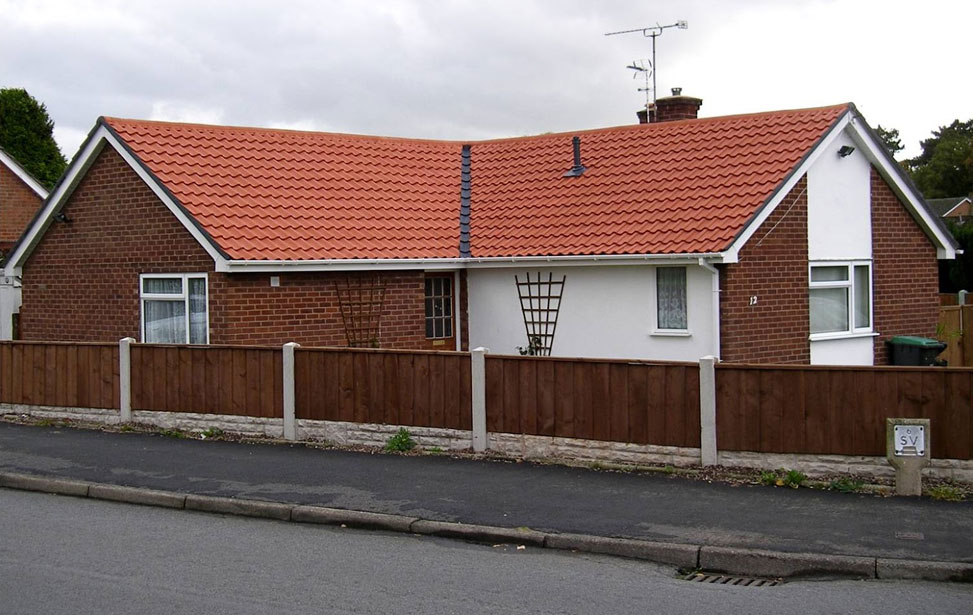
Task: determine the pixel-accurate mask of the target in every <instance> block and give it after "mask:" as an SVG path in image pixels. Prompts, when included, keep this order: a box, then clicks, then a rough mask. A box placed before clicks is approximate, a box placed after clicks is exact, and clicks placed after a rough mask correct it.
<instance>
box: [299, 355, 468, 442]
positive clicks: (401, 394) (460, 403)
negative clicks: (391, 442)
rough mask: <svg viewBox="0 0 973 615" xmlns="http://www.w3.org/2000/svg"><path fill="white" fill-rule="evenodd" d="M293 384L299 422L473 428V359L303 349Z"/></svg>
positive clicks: (452, 356) (448, 356) (462, 356)
mask: <svg viewBox="0 0 973 615" xmlns="http://www.w3.org/2000/svg"><path fill="white" fill-rule="evenodd" d="M294 379H295V382H294V389H295V404H296V408H295V414H296V416H297V418H300V419H313V420H327V421H349V422H358V423H381V424H386V425H409V426H413V427H441V428H448V429H471V428H472V418H471V416H470V414H471V410H470V404H471V399H472V392H471V386H472V385H471V381H470V357H469V355H468V354H461V353H448V352H428V351H415V352H407V351H394V350H363V349H330V348H329V349H323V348H320V349H319V348H298V349H297V350H296V351H295V356H294Z"/></svg>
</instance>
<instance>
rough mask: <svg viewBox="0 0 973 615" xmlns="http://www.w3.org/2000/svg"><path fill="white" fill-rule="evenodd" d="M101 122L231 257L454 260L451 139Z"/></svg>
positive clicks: (455, 190)
mask: <svg viewBox="0 0 973 615" xmlns="http://www.w3.org/2000/svg"><path fill="white" fill-rule="evenodd" d="M105 121H106V122H107V123H108V124H109V125H110V126H111V127H112V128H113V129H114V130H115V131H116V132H117V133H118V134H119V135H120V136H121V137H122V139H124V141H125V143H126V144H127V145H128V147H129V148H130V149H131V150H132V152H133V153H135V154H136V155H137V156H138V157H139V158H140V159H141V160H142V162H144V163H145V164H146V166H148V168H149V169H151V171H152V172H153V173H154V174H155V175H156V177H158V178H159V179H160V180H161V181H162V183H163V184H164V185H165V187H166V188H168V189H169V191H170V192H171V193H172V194H173V196H175V197H176V199H178V200H179V202H180V203H181V204H182V205H183V207H185V208H186V209H187V210H188V211H189V213H191V214H192V215H193V216H194V217H195V218H196V220H197V221H198V222H199V224H200V226H202V228H203V229H204V230H205V231H206V232H208V233H209V235H210V236H211V237H212V238H213V239H214V240H215V241H216V243H217V244H218V245H219V246H220V247H221V248H223V250H224V251H225V252H226V253H227V254H228V255H229V256H230V258H231V259H245V260H306V259H312V260H313V259H332V258H335V259H339V258H439V257H455V256H457V255H458V244H459V240H458V238H457V237H458V233H459V220H458V212H459V164H460V148H461V146H460V145H459V144H454V143H446V142H440V141H420V140H408V139H386V138H381V137H363V136H354V135H340V134H327V133H313V132H297V131H290V130H267V129H259V128H236V127H225V126H206V125H192V124H172V123H164V122H148V121H136V120H122V119H116V118H105Z"/></svg>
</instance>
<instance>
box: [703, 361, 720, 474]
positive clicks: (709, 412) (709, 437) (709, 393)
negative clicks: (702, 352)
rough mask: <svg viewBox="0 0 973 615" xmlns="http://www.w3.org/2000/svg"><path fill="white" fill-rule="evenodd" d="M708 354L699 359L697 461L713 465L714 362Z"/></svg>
mask: <svg viewBox="0 0 973 615" xmlns="http://www.w3.org/2000/svg"><path fill="white" fill-rule="evenodd" d="M718 362H719V359H717V358H716V357H714V356H712V355H709V356H705V357H703V358H702V359H700V360H699V461H700V463H701V464H702V465H704V466H715V465H716V464H717V456H716V451H717V448H716V364H717V363H718Z"/></svg>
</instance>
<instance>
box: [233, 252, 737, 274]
mask: <svg viewBox="0 0 973 615" xmlns="http://www.w3.org/2000/svg"><path fill="white" fill-rule="evenodd" d="M704 259H705V260H706V261H710V262H723V260H724V254H723V253H720V252H714V253H705V254H601V255H593V256H501V257H484V258H356V259H351V258H342V259H322V260H302V261H289V260H266V261H256V260H254V261H247V260H229V261H226V262H225V263H217V266H216V271H217V272H220V273H286V272H288V271H368V270H386V271H389V270H392V271H394V270H399V271H401V270H406V269H424V270H427V271H434V270H455V269H487V268H514V267H523V266H536V265H544V266H549V267H566V266H596V265H629V264H630V265H638V264H644V263H647V262H651V263H656V264H668V263H672V264H686V263H696V262H702V261H703V260H704Z"/></svg>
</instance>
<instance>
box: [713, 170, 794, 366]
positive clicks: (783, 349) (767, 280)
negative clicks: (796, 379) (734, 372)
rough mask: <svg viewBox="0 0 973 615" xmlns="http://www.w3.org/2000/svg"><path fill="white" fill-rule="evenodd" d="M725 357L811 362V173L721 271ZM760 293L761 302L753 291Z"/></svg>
mask: <svg viewBox="0 0 973 615" xmlns="http://www.w3.org/2000/svg"><path fill="white" fill-rule="evenodd" d="M720 291H721V292H720V312H721V314H720V345H721V353H720V354H721V359H722V360H724V361H737V362H749V363H809V362H810V361H811V348H810V343H809V342H808V335H809V333H810V322H809V318H810V316H809V313H808V279H807V177H803V178H801V180H800V181H798V182H797V184H796V185H795V186H794V188H793V189H792V190H791V192H790V194H788V195H787V197H785V198H784V200H783V202H782V203H781V204H780V205H778V206H777V208H776V209H775V210H774V212H773V213H772V214H771V215H770V217H769V218H767V220H765V221H764V223H763V224H762V225H761V226H760V228H759V229H757V232H756V233H754V235H753V236H752V237H751V238H750V240H749V241H748V242H747V243H746V245H745V246H744V247H743V249H742V250H741V251H740V262H739V263H735V264H730V265H724V266H722V267H721V271H720ZM752 296H756V297H757V303H756V305H750V297H752Z"/></svg>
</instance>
